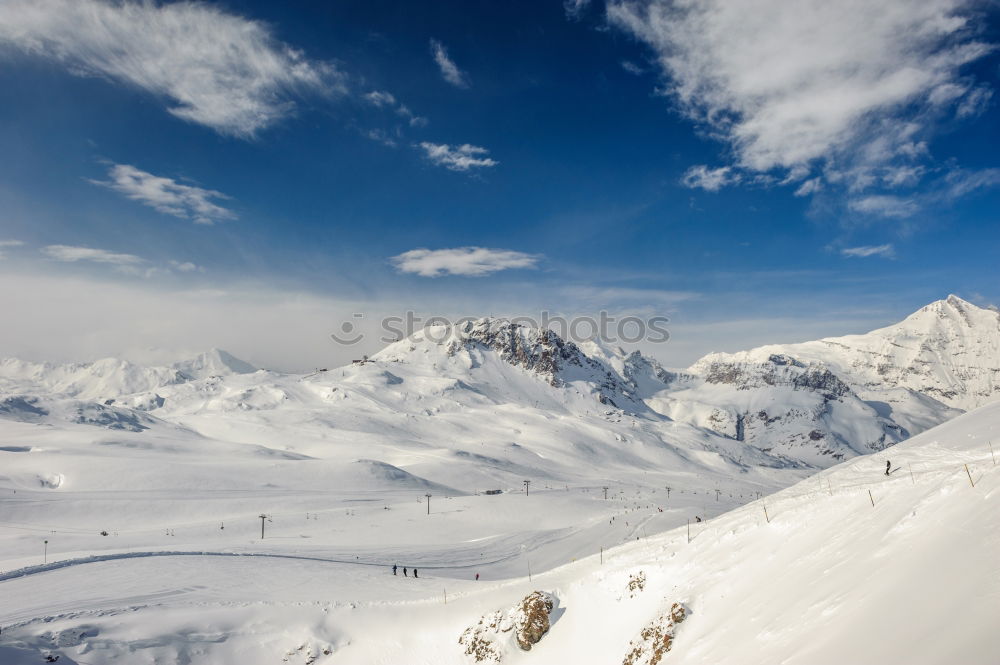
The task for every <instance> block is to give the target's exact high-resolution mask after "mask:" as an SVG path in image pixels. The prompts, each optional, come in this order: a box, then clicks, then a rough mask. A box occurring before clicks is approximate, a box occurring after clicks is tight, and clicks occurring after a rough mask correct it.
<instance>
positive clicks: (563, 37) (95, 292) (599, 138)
mask: <svg viewBox="0 0 1000 665" xmlns="http://www.w3.org/2000/svg"><path fill="white" fill-rule="evenodd" d="M830 4H831V3H823V2H818V1H815V2H813V1H809V2H803V3H801V5H799V9H798V11H796V12H795V13H794V15H792V14H790V13H789V12H788V10H787V3H782V2H778V1H777V0H756V1H755V2H748V3H724V2H721V1H720V2H705V3H701V4H700V5H697V6H696V7H695V8H687V9H684V8H683V7H681V6H679V5H678V4H677V3H673V2H669V1H667V0H635V1H623V2H618V1H611V2H607V3H605V2H598V1H597V0H591V1H589V2H587V1H576V2H570V3H566V4H564V3H562V2H560V1H559V0H554V1H552V2H544V1H540V0H539V1H533V2H514V3H496V2H475V1H468V0H463V1H461V2H457V1H456V2H446V1H440V2H434V3H412V2H398V1H397V2H387V1H372V0H368V1H365V2H355V1H345V2H337V3H319V2H308V3H307V2H285V3H263V2H260V3H255V2H219V3H204V4H173V3H153V2H149V3H145V4H137V3H129V2H126V3H109V2H103V1H102V0H31V1H29V0H8V1H6V2H4V3H2V4H0V145H2V146H3V154H4V159H2V160H0V253H2V255H3V258H2V259H0V279H2V280H3V281H4V282H6V287H7V288H5V289H3V290H4V292H5V293H4V295H3V296H0V307H2V308H3V309H4V310H5V311H7V312H8V316H9V319H10V321H11V322H14V323H13V324H12V325H8V326H7V328H6V330H5V331H4V332H3V333H0V343H2V345H3V348H4V351H5V353H4V355H27V356H39V357H75V358H85V357H90V356H94V355H109V354H118V353H126V354H137V353H139V352H140V351H142V350H144V349H145V350H148V349H149V348H151V347H156V348H162V349H174V348H177V349H180V348H185V349H188V348H189V349H195V348H200V347H205V346H212V345H219V346H226V347H228V348H230V349H231V350H232V351H234V352H236V353H238V354H239V353H242V354H243V355H246V356H248V359H249V360H251V361H256V362H258V363H264V364H270V365H274V366H280V367H284V368H288V369H298V368H305V367H310V366H315V365H320V364H326V363H333V362H336V361H339V360H343V359H345V358H347V357H349V356H351V355H355V354H356V351H357V350H356V349H347V350H345V349H336V348H331V344H330V342H329V339H328V333H329V332H330V330H331V329H332V327H333V326H336V325H337V323H338V321H340V320H342V319H344V318H345V317H348V318H349V317H350V315H351V313H353V312H354V311H356V310H357V311H361V312H363V313H364V314H365V316H366V319H367V320H368V321H373V320H376V319H377V318H378V317H380V316H384V315H386V314H395V313H398V312H400V311H401V310H404V309H407V308H413V309H415V310H417V311H419V312H421V313H423V315H425V316H426V315H431V314H442V315H447V316H456V315H476V314H491V313H493V314H507V315H510V314H529V315H531V314H535V313H537V312H538V311H539V310H541V309H547V310H549V311H554V312H560V313H564V314H586V313H593V312H596V311H598V310H600V309H607V310H609V311H612V312H617V313H621V314H624V313H633V312H634V313H638V314H663V315H666V316H669V317H670V318H671V319H672V320H673V322H674V323H673V326H672V332H673V339H672V341H671V342H670V343H669V344H666V345H662V346H661V347H660V348H657V349H651V350H652V351H653V352H654V353H655V355H658V356H659V357H661V358H662V359H663V360H665V361H666V362H668V363H669V364H673V365H684V364H687V363H688V362H690V361H692V360H693V359H694V358H695V357H697V356H698V355H700V354H701V353H705V352H707V351H710V350H735V349H738V348H744V347H746V346H749V345H753V344H759V343H763V342H766V341H795V340H800V339H807V338H810V337H816V336H824V335H831V334H841V333H846V332H859V331H863V330H865V329H867V328H870V327H874V326H878V325H884V324H887V323H889V322H892V321H894V320H896V319H898V318H901V317H902V316H904V315H906V314H907V313H909V312H910V311H912V310H914V309H916V308H918V307H919V306H921V305H923V304H926V303H927V302H929V301H931V300H934V299H937V298H941V297H944V296H945V295H947V294H948V293H951V292H954V293H958V294H959V295H962V296H963V297H966V298H967V299H970V300H972V301H973V302H978V303H980V304H987V303H991V302H997V301H998V300H1000V292H998V286H997V279H996V278H997V270H996V265H997V264H998V262H1000V251H998V246H1000V245H998V241H1000V224H998V210H1000V206H998V203H1000V187H998V185H1000V163H998V162H997V159H996V146H997V145H998V144H1000V141H998V139H1000V135H998V132H1000V130H998V127H1000V123H998V114H1000V111H998V107H997V103H996V97H995V95H994V93H995V90H996V88H997V77H998V74H1000V57H998V54H997V52H996V49H995V46H994V45H995V44H997V43H1000V35H998V29H997V28H998V22H997V15H998V14H997V11H996V6H995V4H994V3H990V2H981V3H977V2H964V1H961V0H927V1H925V2H920V3H914V2H908V1H904V0H886V1H885V2H883V3H863V2H857V3H855V2H848V1H845V2H843V3H835V5H836V6H834V7H830V6H829V5H830ZM40 310H44V313H39V312H40ZM369 342H370V344H371V346H369V347H366V348H365V350H367V351H370V350H372V349H373V348H377V346H378V345H377V344H376V343H374V342H372V341H371V340H369Z"/></svg>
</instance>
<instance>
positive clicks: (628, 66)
mask: <svg viewBox="0 0 1000 665" xmlns="http://www.w3.org/2000/svg"><path fill="white" fill-rule="evenodd" d="M621 64H622V69H624V70H625V71H627V72H628V73H629V74H634V75H635V76H641V75H643V74H645V73H646V70H645V69H643V68H642V67H640V66H639V65H637V64H635V63H634V62H632V61H631V60H622V63H621Z"/></svg>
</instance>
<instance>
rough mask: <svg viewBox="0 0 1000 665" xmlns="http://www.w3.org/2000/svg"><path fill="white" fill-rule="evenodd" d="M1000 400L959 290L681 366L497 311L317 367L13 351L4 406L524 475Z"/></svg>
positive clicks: (847, 446) (809, 437)
mask: <svg viewBox="0 0 1000 665" xmlns="http://www.w3.org/2000/svg"><path fill="white" fill-rule="evenodd" d="M997 399H1000V313H998V312H997V311H995V310H992V309H983V308H980V307H976V306H975V305H972V304H970V303H968V302H966V301H964V300H962V299H960V298H958V297H956V296H949V297H948V298H947V299H945V300H940V301H937V302H933V303H931V304H930V305H927V306H926V307H924V308H922V309H920V310H919V311H917V312H915V313H914V314H912V315H911V316H909V317H907V318H906V319H905V320H904V321H902V322H900V323H898V324H895V325H892V326H889V327H887V328H882V329H879V330H875V331H872V332H870V333H867V334H864V335H850V336H846V337H836V338H827V339H822V340H818V341H814V342H805V343H801V344H788V345H773V346H763V347H759V348H756V349H752V350H749V351H742V352H739V353H731V354H727V353H714V354H710V355H708V356H705V357H704V358H702V359H700V360H699V361H697V362H696V363H694V364H693V365H692V366H691V367H689V368H687V369H684V370H669V369H666V368H664V367H662V366H661V365H660V364H659V363H658V362H657V361H656V360H654V359H652V358H649V357H646V356H643V355H642V354H641V353H639V352H637V351H636V352H632V353H626V352H624V351H622V350H620V349H613V348H608V347H606V346H604V345H602V344H599V343H598V342H585V343H582V344H579V345H577V344H575V343H573V342H570V341H566V340H563V339H561V338H560V337H559V336H558V335H557V334H556V333H554V332H552V331H550V330H540V329H535V328H529V327H525V326H522V325H518V324H514V323H511V322H510V321H507V320H504V319H494V318H487V319H481V320H479V321H476V322H473V323H468V324H466V325H465V327H464V328H462V329H461V330H458V331H455V333H454V334H453V335H452V336H451V337H449V338H448V339H447V340H444V341H435V337H434V336H433V335H429V334H427V331H421V332H417V333H415V334H414V335H412V336H410V337H409V338H407V339H404V340H401V341H399V342H395V343H393V344H391V345H389V346H388V347H386V348H385V349H383V350H382V351H381V352H379V353H378V354H376V355H375V356H374V357H372V358H371V359H369V360H367V361H365V362H363V363H360V364H354V365H350V366H348V367H344V368H339V369H335V370H329V371H322V372H317V373H314V374H311V375H305V376H303V375H290V374H281V373H276V372H270V371H265V370H257V369H256V368H255V367H253V366H252V365H250V364H248V363H245V362H243V361H241V360H239V359H237V358H235V357H233V356H232V355H230V354H228V353H226V352H225V351H220V350H212V351H210V352H208V353H205V354H202V355H201V356H198V357H197V358H194V359H191V360H188V361H185V362H180V363H176V364H174V365H172V366H167V367H146V366H141V365H136V364H133V363H130V362H127V361H123V360H115V359H105V360H100V361H97V362H94V363H86V364H70V365H53V364H49V363H31V362H25V361H21V360H16V359H6V360H2V361H0V419H7V420H17V421H22V422H29V423H40V424H44V423H49V424H60V425H63V426H72V425H89V426H99V427H104V428H110V429H124V430H128V431H131V432H143V431H145V430H147V429H150V428H157V427H159V428H161V429H162V430H163V431H164V432H169V431H170V430H172V429H177V428H180V429H178V431H180V430H181V429H182V430H183V431H185V432H194V433H197V435H199V436H205V437H217V438H222V439H224V440H226V441H228V442H235V443H253V444H257V445H267V446H271V447H281V448H283V449H285V450H294V451H296V453H297V454H298V453H301V454H305V455H312V454H315V453H316V452H317V451H319V450H320V449H321V448H322V446H323V445H324V443H323V442H327V444H329V442H330V441H336V442H338V443H340V444H343V445H356V446H357V448H358V450H357V457H358V458H365V459H367V458H376V457H377V455H376V454H372V450H371V449H369V448H370V447H371V446H374V449H375V450H377V449H378V448H380V447H381V446H388V447H390V448H393V449H396V450H398V449H399V447H400V446H406V447H417V448H420V447H427V446H434V447H440V448H443V449H446V450H447V451H448V453H447V454H448V455H451V456H453V458H454V460H455V462H456V463H457V464H466V465H470V468H471V467H477V468H479V469H480V470H481V468H480V467H483V466H485V467H489V468H491V469H493V471H496V472H502V473H506V474H510V475H511V476H512V477H513V476H514V475H516V474H518V473H520V471H519V466H523V467H525V468H527V467H530V468H531V470H532V472H533V473H536V474H537V473H548V474H550V475H551V477H553V478H555V477H565V476H566V475H567V473H568V472H569V469H570V468H572V467H573V465H574V464H577V465H578V464H596V465H600V464H604V463H613V464H625V465H628V464H633V465H638V466H642V465H648V464H656V465H663V464H671V463H672V461H671V460H675V461H677V459H678V458H680V459H681V460H682V461H678V464H681V463H683V464H690V463H695V464H702V465H709V466H711V465H713V464H716V462H712V461H711V460H712V459H718V460H720V461H721V462H720V463H726V464H731V465H734V467H733V468H734V469H736V468H745V467H748V466H761V467H783V466H793V467H810V466H813V467H815V466H820V467H823V466H829V465H831V464H833V463H836V462H837V461H839V460H843V459H845V458H849V457H853V456H856V455H863V454H867V453H871V452H874V451H879V450H883V449H885V448H886V447H887V446H890V445H892V444H894V443H897V442H899V441H901V440H903V439H905V438H908V437H909V436H912V435H914V434H916V433H918V432H921V431H923V430H925V429H927V428H929V427H932V426H934V425H936V424H939V423H941V422H943V421H945V420H948V419H950V418H952V417H954V416H956V415H958V414H959V413H962V412H963V411H965V410H969V409H972V408H975V407H978V406H981V405H983V404H986V403H988V402H991V401H995V400H997ZM290 433H293V435H292V436H290ZM539 441H543V442H544V448H545V449H546V450H556V451H558V452H559V454H558V455H556V454H549V453H542V452H541V449H540V448H539V447H538V446H539V445H541V444H539ZM279 442H280V444H281V445H280V446H278V443H279ZM352 442H353V444H352ZM473 444H475V445H476V446H480V447H481V448H480V449H479V451H478V452H475V453H473V452H471V448H472V447H474V446H473ZM487 444H488V447H487ZM476 455H478V456H479V458H477V457H476ZM538 455H541V458H538ZM706 455H707V457H706ZM480 458H481V459H480ZM394 462H396V463H398V462H399V460H398V459H395V460H394ZM477 465H478V466H477ZM393 468H395V467H393Z"/></svg>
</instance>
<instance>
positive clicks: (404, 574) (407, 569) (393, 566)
mask: <svg viewBox="0 0 1000 665" xmlns="http://www.w3.org/2000/svg"><path fill="white" fill-rule="evenodd" d="M396 569H397V566H396V564H392V574H393V575H395V574H396ZM408 571H409V568H407V567H406V566H403V577H409V576H410V574H409V572H408ZM413 576H414V577H419V576H418V575H417V569H416V568H414V569H413Z"/></svg>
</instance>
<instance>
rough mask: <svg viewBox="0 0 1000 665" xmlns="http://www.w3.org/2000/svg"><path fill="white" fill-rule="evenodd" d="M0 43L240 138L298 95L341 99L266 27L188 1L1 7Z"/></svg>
mask: <svg viewBox="0 0 1000 665" xmlns="http://www.w3.org/2000/svg"><path fill="white" fill-rule="evenodd" d="M4 44H6V45H8V46H11V47H13V48H15V49H18V50H20V51H23V52H26V53H29V54H32V55H36V56H39V57H45V58H50V59H55V60H58V61H60V62H62V63H63V64H65V65H66V67H68V68H69V69H70V71H72V72H73V73H77V74H84V75H87V74H89V75H97V76H102V77H106V78H108V79H112V80H115V81H118V82H121V83H125V84H127V85H131V86H134V87H137V88H140V89H143V90H146V91H147V92H150V93H152V94H154V95H157V96H160V97H164V98H166V99H169V100H171V102H172V106H171V107H170V109H169V111H170V113H172V114H173V115H175V116H177V117H179V118H183V119H184V120H188V121H190V122H194V123H198V124H200V125H205V126H206V127H210V128H211V129H214V130H215V131H217V132H219V133H221V134H227V135H232V136H239V137H251V136H253V135H254V134H256V133H257V132H258V131H259V130H261V129H263V128H265V127H268V126H269V125H271V124H273V123H275V122H277V121H278V120H280V119H281V118H283V117H285V116H287V115H288V114H289V113H290V112H291V111H292V108H293V106H294V103H293V102H292V98H293V97H294V96H296V95H297V94H301V93H305V92H311V93H318V94H331V93H337V92H342V91H343V83H342V75H341V74H340V73H339V72H338V71H337V70H336V69H335V68H334V67H333V66H331V65H329V64H326V63H321V62H315V61H310V60H309V59H307V58H306V57H305V56H304V55H303V54H302V53H301V52H299V51H297V50H295V49H293V48H291V47H290V46H288V45H286V44H283V43H282V42H280V41H278V40H277V39H275V37H274V36H273V35H272V34H271V31H270V29H269V28H268V26H266V25H265V24H263V23H260V22H257V21H252V20H249V19H246V18H243V17H241V16H237V15H235V14H230V13H227V12H225V11H223V10H221V9H218V8H216V7H213V6H211V5H208V4H203V3H196V2H172V3H169V4H159V3H154V2H133V1H128V0H126V1H123V2H110V1H104V0H6V1H5V2H2V3H0V45H4Z"/></svg>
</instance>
